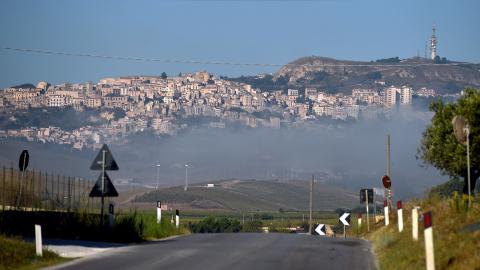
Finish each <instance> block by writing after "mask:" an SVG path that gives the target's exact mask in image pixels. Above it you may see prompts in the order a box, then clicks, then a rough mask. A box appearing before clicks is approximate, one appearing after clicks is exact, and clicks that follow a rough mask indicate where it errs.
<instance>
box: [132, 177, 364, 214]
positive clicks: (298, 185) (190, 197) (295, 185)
mask: <svg viewBox="0 0 480 270" xmlns="http://www.w3.org/2000/svg"><path fill="white" fill-rule="evenodd" d="M210 183H214V184H215V187H213V188H208V187H206V185H207V184H206V183H205V184H195V185H194V186H191V187H189V188H188V191H184V190H183V186H177V187H171V188H165V189H160V190H158V191H152V192H149V193H146V194H144V195H142V196H140V197H137V198H136V199H135V202H155V201H157V200H160V201H162V202H165V203H167V204H182V205H187V206H188V207H190V208H191V209H225V210H236V211H238V210H242V211H246V210H248V211H256V210H260V211H278V210H280V209H281V210H286V211H288V210H293V211H298V210H307V209H308V202H309V182H307V181H287V182H283V181H273V180H272V181H266V180H222V181H217V182H210ZM314 190H315V191H314V209H315V210H320V211H331V210H335V209H337V208H354V207H356V206H357V205H358V195H357V194H355V193H353V192H350V191H347V190H343V189H340V188H336V187H331V186H327V185H324V184H320V183H316V184H315V189H314Z"/></svg>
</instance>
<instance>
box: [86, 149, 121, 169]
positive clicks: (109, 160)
mask: <svg viewBox="0 0 480 270" xmlns="http://www.w3.org/2000/svg"><path fill="white" fill-rule="evenodd" d="M104 152H105V170H106V171H118V165H117V162H116V161H115V159H113V155H112V152H110V149H108V147H107V145H106V144H104V145H103V146H102V149H100V152H98V155H97V157H96V158H95V160H94V161H93V163H92V165H91V166H90V170H94V171H100V170H102V163H103V153H104Z"/></svg>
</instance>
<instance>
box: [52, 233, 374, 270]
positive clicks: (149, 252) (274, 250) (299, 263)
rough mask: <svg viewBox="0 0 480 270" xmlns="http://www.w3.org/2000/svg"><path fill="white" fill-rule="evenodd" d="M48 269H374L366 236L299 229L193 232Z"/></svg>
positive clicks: (118, 249) (122, 248)
mask: <svg viewBox="0 0 480 270" xmlns="http://www.w3.org/2000/svg"><path fill="white" fill-rule="evenodd" d="M50 269H72V270H73V269H91V270H95V269H98V270H100V269H101V270H105V269H107V270H121V269H162V270H163V269H199V270H201V269H209V270H215V269H222V270H223V269H226V270H235V269H247V270H257V269H349V270H352V269H362V270H368V269H375V264H374V259H373V255H372V253H371V250H370V245H369V243H368V242H366V241H362V240H353V239H342V238H325V237H320V236H309V235H296V234H275V233H270V234H260V233H258V234H255V233H252V234H247V233H236V234H234V233H232V234H194V235H189V236H183V237H178V238H174V239H171V240H166V241H159V242H150V243H147V244H141V245H134V246H128V247H121V248H117V249H115V251H112V252H104V253H101V254H99V255H97V256H92V257H88V258H82V259H77V260H74V261H72V262H69V263H67V264H64V265H60V266H57V267H54V268H50Z"/></svg>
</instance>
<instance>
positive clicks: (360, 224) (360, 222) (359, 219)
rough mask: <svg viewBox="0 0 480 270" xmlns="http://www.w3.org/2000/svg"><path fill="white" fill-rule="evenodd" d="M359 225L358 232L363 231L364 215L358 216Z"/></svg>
mask: <svg viewBox="0 0 480 270" xmlns="http://www.w3.org/2000/svg"><path fill="white" fill-rule="evenodd" d="M357 224H358V226H357V228H358V230H361V229H362V215H361V214H359V215H358V220H357Z"/></svg>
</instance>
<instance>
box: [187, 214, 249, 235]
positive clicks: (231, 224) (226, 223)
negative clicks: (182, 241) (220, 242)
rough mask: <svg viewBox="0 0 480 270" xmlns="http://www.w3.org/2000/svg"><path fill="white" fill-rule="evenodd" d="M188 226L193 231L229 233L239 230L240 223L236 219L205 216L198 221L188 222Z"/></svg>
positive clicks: (240, 228) (240, 227)
mask: <svg viewBox="0 0 480 270" xmlns="http://www.w3.org/2000/svg"><path fill="white" fill-rule="evenodd" d="M189 228H190V231H192V232H193V233H223V232H230V233H231V232H239V231H241V230H242V225H240V222H239V221H238V220H237V219H229V218H225V217H220V218H217V217H206V218H204V219H203V220H201V221H200V222H197V223H190V224H189Z"/></svg>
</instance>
